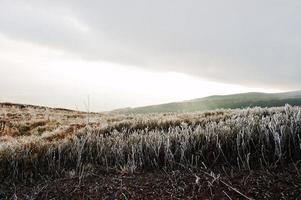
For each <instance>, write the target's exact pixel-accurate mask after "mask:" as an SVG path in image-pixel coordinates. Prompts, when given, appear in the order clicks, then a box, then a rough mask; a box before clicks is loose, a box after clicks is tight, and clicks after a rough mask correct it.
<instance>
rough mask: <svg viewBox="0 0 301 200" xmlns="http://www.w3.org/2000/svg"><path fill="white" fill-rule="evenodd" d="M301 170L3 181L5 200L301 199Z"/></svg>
mask: <svg viewBox="0 0 301 200" xmlns="http://www.w3.org/2000/svg"><path fill="white" fill-rule="evenodd" d="M299 171H300V172H301V169H300V168H299V169H297V168H295V167H293V166H289V167H286V168H283V169H270V170H261V169H257V170H251V171H238V170H234V169H224V170H222V169H219V170H214V172H213V171H210V170H201V169H194V170H192V169H178V170H174V171H168V172H166V171H164V170H158V171H145V172H137V173H134V174H120V173H107V174H105V173H97V174H89V175H87V176H84V177H73V178H60V179H52V180H50V179H49V180H46V179H45V180H37V181H35V182H33V183H27V184H25V183H4V182H3V183H0V199H66V200H67V199H75V200H77V199H247V198H250V199H301V176H300V173H299Z"/></svg>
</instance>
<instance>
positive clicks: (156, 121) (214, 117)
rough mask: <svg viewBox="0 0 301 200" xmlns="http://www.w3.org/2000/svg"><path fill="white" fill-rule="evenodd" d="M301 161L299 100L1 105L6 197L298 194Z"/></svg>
mask: <svg viewBox="0 0 301 200" xmlns="http://www.w3.org/2000/svg"><path fill="white" fill-rule="evenodd" d="M300 160H301V108H300V107H297V106H294V107H292V106H289V105H286V106H284V107H273V108H259V107H255V108H246V109H233V110H231V109H225V110H216V111H208V112H199V113H178V114H175V113H160V114H135V115H134V114H128V115H126V114H112V113H109V114H100V113H84V112H76V111H69V110H64V109H51V108H45V107H34V106H22V105H10V104H1V105H0V182H1V184H0V199H1V198H3V199H10V198H15V197H17V199H48V198H53V199H104V198H107V199H141V198H147V197H150V198H163V199H183V198H190V199H227V198H228V199H272V198H276V199H278V198H282V197H283V199H297V198H298V197H300V195H301V177H300V173H301V172H300V171H299V170H300V169H301V163H300ZM152 179H154V180H152ZM280 180H281V181H280ZM158 183H160V184H162V185H161V187H156V185H157V184H158ZM83 194H84V195H85V196H81V195H83ZM156 195H157V196H156Z"/></svg>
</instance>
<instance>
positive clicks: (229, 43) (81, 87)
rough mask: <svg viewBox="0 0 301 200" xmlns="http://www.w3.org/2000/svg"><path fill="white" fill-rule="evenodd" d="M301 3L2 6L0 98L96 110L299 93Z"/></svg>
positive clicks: (18, 2) (8, 1)
mask: <svg viewBox="0 0 301 200" xmlns="http://www.w3.org/2000/svg"><path fill="white" fill-rule="evenodd" d="M300 10H301V1H299V0H248V1H241V0H227V1H224V0H219V1H217V0H206V1H205V0H186V1H183V0H168V1H167V0H160V1H159V0H148V1H146V0H135V1H131V0H128V1H125V0H118V1H116V0H110V1H102V0H95V1H93V0H90V1H83V0H82V1H75V0H70V1H69V0H57V1H56V0H52V1H42V0H36V1H33V0H15V1H12V0H0V94H1V95H0V101H13V102H19V103H30V104H42V105H48V106H59V107H67V108H73V109H76V108H78V109H85V102H86V101H87V96H88V95H90V99H91V108H92V109H93V110H95V111H102V110H111V109H115V108H120V107H128V106H132V107H133V106H142V105H148V104H157V103H163V102H170V101H178V100H185V99H191V98H198V97H202V96H207V95H212V94H229V93H237V92H249V91H263V92H278V91H286V90H297V89H300V88H301V78H300V75H301V26H300V24H301V12H300Z"/></svg>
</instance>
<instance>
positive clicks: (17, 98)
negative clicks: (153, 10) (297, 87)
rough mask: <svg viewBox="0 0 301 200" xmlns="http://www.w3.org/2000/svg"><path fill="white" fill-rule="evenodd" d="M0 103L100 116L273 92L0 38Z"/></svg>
mask: <svg viewBox="0 0 301 200" xmlns="http://www.w3.org/2000/svg"><path fill="white" fill-rule="evenodd" d="M0 63H1V65H0V85H1V86H0V93H1V96H0V101H1V102H4V101H8V102H17V103H28V104H39V105H47V106H53V107H66V108H71V109H80V110H86V107H85V102H86V101H87V97H88V95H89V96H90V101H91V103H90V104H91V108H90V109H91V110H93V111H104V110H112V109H117V108H122V107H136V106H143V105H152V104H159V103H166V102H173V101H181V100H188V99H193V98H200V97H204V96H209V95H216V94H230V93H240V92H249V91H263V92H277V90H267V89H264V88H251V87H243V86H239V85H231V84H223V83H218V82H212V81H207V80H202V79H200V78H196V77H193V76H189V75H186V74H182V73H175V72H160V71H149V70H146V69H143V68H139V67H135V66H125V65H120V64H114V63H108V62H104V61H101V60H99V61H95V60H93V61H89V60H84V59H81V58H79V57H78V56H75V55H72V54H70V53H66V52H64V51H61V50H57V49H52V48H50V47H45V46H39V45H36V44H32V43H29V42H24V41H20V40H12V39H9V38H6V37H4V36H1V35H0Z"/></svg>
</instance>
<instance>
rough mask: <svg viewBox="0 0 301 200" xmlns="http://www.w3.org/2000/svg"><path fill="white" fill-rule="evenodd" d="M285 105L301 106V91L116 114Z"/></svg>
mask: <svg viewBox="0 0 301 200" xmlns="http://www.w3.org/2000/svg"><path fill="white" fill-rule="evenodd" d="M285 104H290V105H301V91H294V92H286V93H256V92H251V93H242V94H233V95H215V96H209V97H205V98H199V99H193V100H188V101H182V102H173V103H167V104H159V105H151V106H145V107H138V108H125V109H119V110H115V111H113V112H116V113H157V112H195V111H207V110H215V109H220V108H232V109H233V108H245V107H255V106H260V107H274V106H283V105H285Z"/></svg>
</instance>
